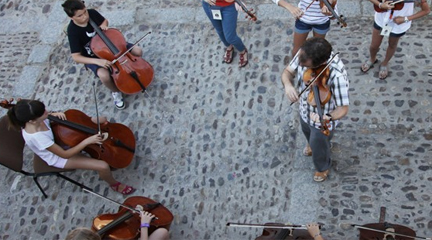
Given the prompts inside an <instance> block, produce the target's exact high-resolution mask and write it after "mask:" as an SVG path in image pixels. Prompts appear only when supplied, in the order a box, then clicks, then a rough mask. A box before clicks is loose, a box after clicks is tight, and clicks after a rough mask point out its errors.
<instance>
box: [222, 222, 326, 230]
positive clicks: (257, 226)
mask: <svg viewBox="0 0 432 240" xmlns="http://www.w3.org/2000/svg"><path fill="white" fill-rule="evenodd" d="M226 226H227V227H252V228H278V229H304V230H307V227H306V225H288V224H287V225H285V224H281V225H263V224H248V223H232V222H229V223H227V224H226ZM320 228H321V225H320Z"/></svg>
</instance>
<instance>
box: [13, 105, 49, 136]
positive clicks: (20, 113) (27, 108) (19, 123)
mask: <svg viewBox="0 0 432 240" xmlns="http://www.w3.org/2000/svg"><path fill="white" fill-rule="evenodd" d="M44 113H45V104H43V102H41V101H38V100H28V99H22V100H20V101H19V102H17V104H16V105H15V106H13V107H12V108H10V109H9V110H8V112H7V115H8V118H9V123H10V124H11V125H12V126H13V127H14V128H16V129H21V128H24V127H25V125H26V123H27V122H29V121H31V120H35V119H36V118H39V117H41V116H42V115H43V114H44Z"/></svg>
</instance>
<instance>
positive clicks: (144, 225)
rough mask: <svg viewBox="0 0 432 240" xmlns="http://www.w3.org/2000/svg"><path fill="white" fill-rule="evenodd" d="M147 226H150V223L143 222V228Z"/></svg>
mask: <svg viewBox="0 0 432 240" xmlns="http://www.w3.org/2000/svg"><path fill="white" fill-rule="evenodd" d="M143 227H146V228H149V227H150V224H149V223H141V228H143Z"/></svg>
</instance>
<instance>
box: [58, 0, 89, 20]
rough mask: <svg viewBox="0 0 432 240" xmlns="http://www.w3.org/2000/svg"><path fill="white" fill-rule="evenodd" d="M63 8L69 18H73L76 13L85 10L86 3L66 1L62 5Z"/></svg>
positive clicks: (75, 0) (76, 0)
mask: <svg viewBox="0 0 432 240" xmlns="http://www.w3.org/2000/svg"><path fill="white" fill-rule="evenodd" d="M62 7H63V10H64V11H65V13H66V14H67V15H68V16H69V17H73V16H74V15H75V12H76V11H78V10H83V9H84V8H85V7H86V6H85V4H84V1H81V0H66V1H65V2H64V3H63V4H62Z"/></svg>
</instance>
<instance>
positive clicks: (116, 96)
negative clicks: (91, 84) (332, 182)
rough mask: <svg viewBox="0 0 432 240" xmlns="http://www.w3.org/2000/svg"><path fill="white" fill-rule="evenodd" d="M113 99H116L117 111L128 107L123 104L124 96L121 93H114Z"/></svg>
mask: <svg viewBox="0 0 432 240" xmlns="http://www.w3.org/2000/svg"><path fill="white" fill-rule="evenodd" d="M111 94H112V97H113V99H114V105H115V106H116V108H117V109H124V108H125V107H126V105H125V103H124V102H123V96H122V94H121V92H112V93H111Z"/></svg>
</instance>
